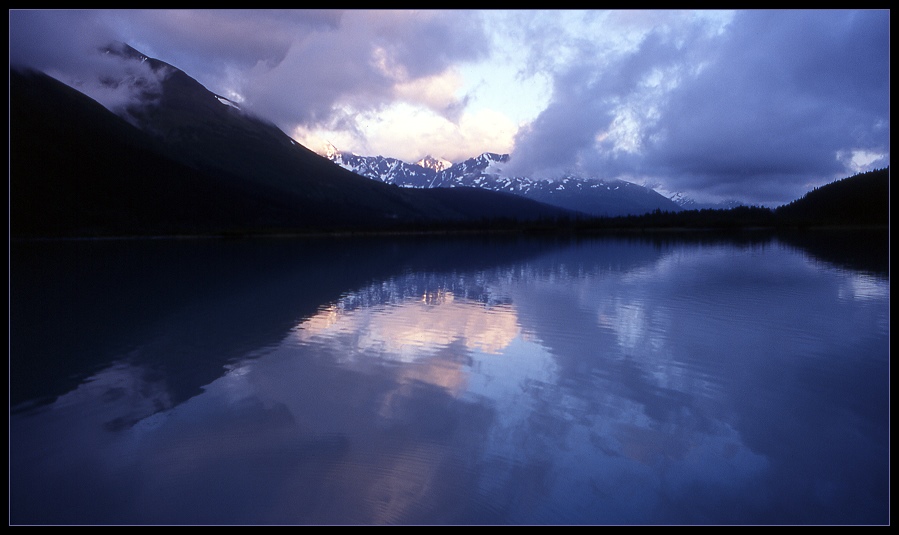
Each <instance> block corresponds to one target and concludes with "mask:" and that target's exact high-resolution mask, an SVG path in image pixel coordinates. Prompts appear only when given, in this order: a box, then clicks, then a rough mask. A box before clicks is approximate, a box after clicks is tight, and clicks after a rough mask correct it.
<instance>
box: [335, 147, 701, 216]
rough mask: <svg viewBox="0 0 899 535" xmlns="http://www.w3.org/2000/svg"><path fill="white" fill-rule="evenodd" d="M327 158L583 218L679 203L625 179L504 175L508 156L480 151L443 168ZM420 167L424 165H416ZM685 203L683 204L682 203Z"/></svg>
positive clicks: (415, 183)
mask: <svg viewBox="0 0 899 535" xmlns="http://www.w3.org/2000/svg"><path fill="white" fill-rule="evenodd" d="M327 156H328V158H329V159H330V160H331V161H333V162H334V163H336V164H338V165H340V166H341V167H343V168H344V169H347V170H350V171H353V172H354V173H357V174H359V175H362V176H365V177H368V178H370V179H372V180H376V181H378V182H383V183H385V184H395V185H397V186H401V187H404V188H460V187H467V188H479V189H485V190H489V191H499V192H505V193H512V194H515V195H519V196H522V197H524V198H528V199H533V200H536V201H539V202H542V203H546V204H550V205H553V206H558V207H560V208H565V209H567V210H572V211H575V212H579V213H583V214H587V215H589V216H599V217H616V216H626V215H640V214H645V213H649V212H652V211H655V210H661V211H666V212H677V211H680V210H681V209H683V207H682V205H680V204H678V203H677V202H675V201H673V200H672V199H669V198H667V197H665V196H663V195H661V194H660V193H657V192H656V191H654V190H652V189H650V188H647V187H644V186H640V185H637V184H634V183H632V182H627V181H625V180H602V179H590V178H582V177H579V176H575V175H571V174H568V175H565V176H562V177H560V178H559V179H557V180H537V179H531V178H528V177H522V176H508V175H505V174H504V173H503V165H504V164H506V163H508V162H509V155H508V154H496V153H492V152H485V153H483V154H481V155H480V156H477V157H474V158H469V159H467V160H465V161H462V162H459V163H456V164H450V165H447V164H448V163H449V162H446V161H442V162H439V163H440V164H441V165H435V162H437V160H435V159H434V158H431V157H430V156H429V157H427V158H425V159H424V160H421V161H419V162H416V163H413V164H410V163H406V162H404V161H402V160H398V159H396V158H388V157H384V156H358V155H356V154H352V153H347V152H341V151H339V150H336V149H333V150H329V151H328V154H327ZM422 163H425V164H426V165H422ZM688 202H689V201H688Z"/></svg>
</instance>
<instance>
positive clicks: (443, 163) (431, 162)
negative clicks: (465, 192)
mask: <svg viewBox="0 0 899 535" xmlns="http://www.w3.org/2000/svg"><path fill="white" fill-rule="evenodd" d="M415 165H419V166H421V167H424V168H425V169H432V170H434V171H443V170H444V169H447V168H449V167H450V166H452V165H453V162H451V161H449V160H444V159H443V158H434V157H433V156H431V155H430V154H428V155H427V156H425V157H424V158H422V159H421V160H418V161H417V162H415Z"/></svg>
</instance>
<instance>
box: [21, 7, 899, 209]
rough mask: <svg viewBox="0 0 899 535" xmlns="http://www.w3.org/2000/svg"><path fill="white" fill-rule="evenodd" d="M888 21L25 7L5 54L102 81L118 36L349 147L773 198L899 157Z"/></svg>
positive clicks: (798, 15)
mask: <svg viewBox="0 0 899 535" xmlns="http://www.w3.org/2000/svg"><path fill="white" fill-rule="evenodd" d="M889 20H890V17H889V11H888V10H864V11H849V10H839V11H826V10H798V11H787V10H775V11H763V10H749V11H737V12H717V11H699V12H690V11H642V10H625V11H568V10H565V11H532V10H514V11H492V10H488V11H461V10H460V11H428V10H426V11H388V10H375V11H362V10H359V11H357V10H349V11H340V10H287V11H279V10H82V11H78V10H76V11H70V10H65V11H53V10H48V11H44V10H41V11H31V10H11V11H10V65H11V67H12V66H15V65H20V64H28V65H32V66H34V67H36V68H39V69H42V70H45V71H47V72H48V73H50V74H52V75H54V76H57V77H58V78H60V79H63V81H67V82H68V83H71V84H79V83H80V84H81V87H82V88H88V87H89V86H90V85H91V84H92V82H90V80H89V79H88V74H89V73H93V76H96V72H97V71H98V69H100V70H101V71H102V72H110V71H114V70H115V68H116V66H115V65H114V64H112V63H111V62H110V61H109V60H108V59H107V60H104V59H103V58H101V57H100V56H98V55H92V54H91V53H92V52H93V51H95V50H96V49H97V47H99V46H102V45H105V44H107V43H108V42H109V41H111V40H118V41H122V42H126V43H129V44H131V45H132V46H134V47H135V48H137V49H138V50H140V51H141V52H143V53H145V54H147V55H149V56H151V57H154V58H158V59H161V60H163V61H165V62H168V63H170V64H172V65H174V66H175V67H177V68H179V69H181V70H183V71H185V72H186V73H188V74H189V75H190V76H192V77H194V78H196V79H197V80H198V81H199V82H200V83H202V84H203V85H204V86H206V87H207V88H208V89H210V90H211V91H213V92H216V93H218V94H222V95H225V96H227V97H228V98H231V99H233V100H235V101H238V102H240V104H241V107H242V109H244V110H247V111H250V112H253V113H256V114H258V115H261V116H263V117H265V118H267V119H269V120H271V121H273V122H275V123H276V124H277V125H279V126H280V127H281V128H282V129H283V130H284V131H285V132H290V133H294V134H295V135H298V136H301V137H302V136H305V137H302V139H306V138H307V137H309V138H310V139H311V137H310V136H317V137H318V138H322V137H327V138H329V139H330V140H331V141H332V142H334V143H335V144H336V145H337V146H338V147H339V148H341V149H342V150H353V151H354V152H355V151H360V152H361V153H369V152H367V151H369V150H371V151H376V152H372V153H375V154H383V155H385V156H394V157H402V158H404V159H405V158H406V157H414V158H415V159H417V158H419V157H421V156H423V155H424V154H428V153H431V154H434V155H437V154H440V155H442V156H444V157H447V158H450V159H462V158H467V157H470V156H473V155H477V154H480V153H481V152H484V151H494V152H507V151H509V152H512V160H511V162H510V164H509V165H508V166H507V169H506V171H507V172H516V173H517V174H528V175H532V176H538V177H540V176H542V177H550V178H552V177H554V176H557V175H558V174H560V173H562V172H565V171H577V172H581V173H583V174H586V175H591V176H597V177H603V178H625V179H634V180H636V181H647V182H650V183H655V184H661V185H662V187H663V188H664V189H667V190H670V191H680V192H684V193H688V194H689V195H691V196H694V197H697V198H701V197H703V196H705V197H708V198H709V200H714V199H712V198H738V199H741V200H744V201H745V202H751V203H765V204H777V203H782V202H788V201H790V200H793V199H794V198H796V197H798V196H801V195H802V194H803V193H805V192H806V191H808V190H809V189H811V188H812V187H814V186H817V185H821V184H824V183H827V182H830V181H832V180H834V179H837V178H841V177H843V176H846V175H847V174H849V173H853V172H857V171H861V170H865V168H866V167H867V168H870V167H872V166H877V167H883V166H886V165H889V146H890V135H889V133H890V120H889V112H890V106H889V102H890V99H889V94H890V93H889V92H890V84H889V45H890V35H889V29H890V28H889V26H890V25H889ZM104 61H105V63H104ZM494 65H499V66H494ZM104 69H105V70H104ZM127 74H128V73H124V75H127ZM496 84H500V87H496ZM548 88H551V90H550V89H548ZM93 89H94V94H95V95H97V97H95V98H102V99H106V101H108V102H114V101H115V100H116V99H117V98H124V97H127V95H119V94H115V93H114V92H112V93H109V91H108V90H109V88H108V87H106V88H105V89H104V88H103V87H99V88H93ZM104 91H106V92H107V93H109V94H104ZM547 94H549V96H548V97H547ZM404 121H405V122H404ZM519 121H521V122H522V124H517V123H518V122H519ZM491 129H493V130H491ZM298 139H300V137H298ZM338 140H339V142H338ZM426 145H428V146H426ZM463 150H464V151H468V152H467V153H465V154H462V151H463ZM362 151H365V152H362ZM441 153H442V154H441ZM451 154H455V155H457V156H451Z"/></svg>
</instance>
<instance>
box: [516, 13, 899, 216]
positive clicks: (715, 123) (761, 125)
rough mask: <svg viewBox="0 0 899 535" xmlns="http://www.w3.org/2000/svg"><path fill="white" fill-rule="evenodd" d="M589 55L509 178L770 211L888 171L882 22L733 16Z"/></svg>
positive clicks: (561, 74)
mask: <svg viewBox="0 0 899 535" xmlns="http://www.w3.org/2000/svg"><path fill="white" fill-rule="evenodd" d="M586 51H587V50H586V49H585V50H584V52H586ZM597 52H598V53H594V56H595V57H596V58H597V59H595V60H588V61H582V62H580V63H578V62H577V61H576V60H572V61H571V62H570V63H569V64H568V66H567V68H566V69H564V70H560V71H558V72H556V73H555V74H554V93H553V99H552V101H551V103H550V104H549V106H548V107H547V108H546V110H544V111H543V112H542V113H541V114H540V115H539V116H538V117H537V119H535V120H534V121H533V122H532V123H531V124H530V125H528V126H527V127H526V128H524V129H522V130H521V131H520V132H519V134H518V136H517V137H516V144H515V152H514V154H513V159H512V162H513V163H514V165H515V167H514V169H516V170H517V171H520V172H522V173H540V172H544V173H547V174H550V175H551V174H553V173H558V172H560V171H561V170H563V169H577V170H579V171H581V172H585V173H588V174H599V175H601V176H612V177H614V176H622V175H628V176H634V175H640V176H647V177H653V178H654V179H655V180H659V181H661V182H662V183H664V184H665V186H666V187H667V189H669V190H674V191H677V190H680V191H684V190H688V191H695V192H700V193H703V194H706V195H708V196H714V197H718V198H722V197H731V198H740V199H746V200H747V201H749V202H758V203H767V204H777V203H782V202H787V201H789V200H792V199H793V198H796V197H797V196H799V195H801V194H803V193H805V192H806V191H808V189H810V186H814V185H820V184H823V183H826V182H830V181H832V180H834V179H835V178H838V177H840V176H845V173H846V172H847V171H850V170H856V169H857V168H858V165H854V166H853V164H857V163H858V162H859V161H861V160H867V161H878V162H884V163H888V155H889V13H888V12H883V11H862V12H842V11H835V12H830V11H746V12H737V13H736V14H735V15H734V17H733V20H732V21H731V22H730V23H729V24H728V25H727V26H726V27H724V31H718V29H717V28H716V27H715V26H714V25H710V24H709V21H708V20H701V19H700V20H694V21H684V20H674V21H673V22H670V23H669V24H662V25H658V26H655V27H652V28H651V29H650V30H648V31H647V32H646V33H645V34H643V36H642V38H641V40H640V41H639V45H638V46H636V47H634V48H632V49H626V48H625V49H622V50H621V51H618V52H614V53H613V52H612V51H610V50H609V49H608V48H605V49H602V50H599V51H597ZM578 57H586V56H584V55H578ZM871 155H874V156H873V157H872V156H871ZM878 155H883V157H881V158H879V159H878Z"/></svg>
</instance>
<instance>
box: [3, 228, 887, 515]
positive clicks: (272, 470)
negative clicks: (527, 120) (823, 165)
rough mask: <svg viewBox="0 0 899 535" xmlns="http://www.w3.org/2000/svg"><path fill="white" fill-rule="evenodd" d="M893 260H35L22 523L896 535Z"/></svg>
mask: <svg viewBox="0 0 899 535" xmlns="http://www.w3.org/2000/svg"><path fill="white" fill-rule="evenodd" d="M812 238H813V239H812ZM868 242H871V243H873V247H872V248H870V249H868V248H866V246H865V245H866V244H867V243H868ZM886 244H887V241H886V235H885V234H884V235H878V236H877V239H875V240H873V241H872V240H871V239H870V238H869V237H864V238H859V237H858V236H847V235H842V234H841V235H824V234H815V235H813V236H812V237H811V238H810V237H809V236H808V235H806V236H799V237H796V236H793V237H784V236H781V237H765V236H759V237H752V238H745V237H744V238H743V239H740V240H734V239H715V238H712V237H710V236H703V237H701V238H696V237H691V236H682V237H669V238H655V239H649V238H640V239H637V238H631V239H623V238H597V239H582V240H567V239H565V240H558V239H553V240H549V239H546V240H536V239H523V238H515V239H512V238H509V239H501V238H478V239H474V238H469V239H461V238H452V239H451V238H444V239H436V238H435V239H411V238H408V239H399V238H397V239H366V240H350V239H342V240H335V239H330V240H287V239H285V240H259V241H217V240H208V241H207V240H192V241H134V242H73V243H38V244H13V245H12V246H11V266H10V269H11V275H10V290H11V299H10V333H11V337H10V403H11V408H10V431H9V432H10V437H9V438H10V440H9V442H10V484H9V492H10V498H9V501H10V522H11V523H13V524H22V523H26V524H34V523H38V524H56V523H77V524H104V523H125V524H146V523H150V524H159V523H166V524H171V523H174V524H193V523H201V524H262V523H276V524H285V523H286V524H297V523H301V524H391V523H396V524H434V523H437V524H654V523H663V524H672V523H674V524H684V523H687V524H724V523H738V524H792V523H799V524H822V523H824V524H832V523H853V524H858V523H861V524H870V523H875V524H885V523H888V522H889V335H890V312H889V307H890V283H889V275H888V268H887V259H888V253H887V252H886V251H887V245H886Z"/></svg>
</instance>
